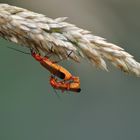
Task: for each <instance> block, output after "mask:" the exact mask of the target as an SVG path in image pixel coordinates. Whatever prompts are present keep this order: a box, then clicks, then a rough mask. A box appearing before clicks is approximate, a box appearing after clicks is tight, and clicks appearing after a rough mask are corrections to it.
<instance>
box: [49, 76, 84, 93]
mask: <svg viewBox="0 0 140 140" xmlns="http://www.w3.org/2000/svg"><path fill="white" fill-rule="evenodd" d="M73 79H74V80H73V81H72V82H66V81H65V82H64V81H57V79H56V78H54V77H51V78H50V84H51V86H52V87H53V88H55V89H60V90H62V91H64V90H68V91H74V92H80V91H81V89H80V80H79V77H73Z"/></svg>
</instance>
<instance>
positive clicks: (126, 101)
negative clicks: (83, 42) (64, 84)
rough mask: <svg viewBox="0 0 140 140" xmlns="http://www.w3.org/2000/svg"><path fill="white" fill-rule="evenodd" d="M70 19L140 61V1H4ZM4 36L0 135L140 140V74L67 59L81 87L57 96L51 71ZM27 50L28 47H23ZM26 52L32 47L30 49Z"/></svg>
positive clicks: (36, 139)
mask: <svg viewBox="0 0 140 140" xmlns="http://www.w3.org/2000/svg"><path fill="white" fill-rule="evenodd" d="M0 2H1V3H8V4H12V5H16V6H20V7H23V8H27V9H30V10H33V11H36V12H40V13H43V14H45V15H47V16H48V17H52V18H56V17H60V16H68V17H69V19H68V21H69V22H71V23H74V24H76V25H77V26H79V27H82V28H85V29H88V30H91V31H92V32H93V33H95V34H96V35H99V36H102V37H105V38H107V39H108V41H110V42H112V43H116V44H117V45H119V46H122V47H123V48H125V49H126V50H127V51H128V52H130V53H131V54H133V55H134V56H135V58H136V59H137V60H138V61H140V16H139V14H140V1H139V0H133V1H129V0H71V1H69V0H39V1H35V0H23V1H21V0H9V1H8V0H0ZM6 46H14V47H16V48H19V45H17V46H15V44H13V43H9V42H7V41H5V40H0V139H1V140H85V139H88V140H132V139H133V140H139V139H140V79H139V78H136V77H135V76H128V75H126V74H124V73H123V72H120V71H119V70H116V69H115V68H113V67H111V69H110V72H109V73H107V72H104V71H101V70H97V69H96V68H93V67H91V66H90V65H89V64H87V63H85V62H82V63H81V64H76V63H74V62H63V63H62V65H63V66H65V67H66V68H68V69H69V70H70V71H71V72H72V73H73V74H74V75H79V76H80V78H81V88H82V92H81V93H79V94H74V93H70V94H65V93H64V94H62V93H61V92H59V94H60V98H57V96H56V95H55V93H54V91H53V89H52V88H51V87H50V85H49V82H48V77H49V73H48V72H47V71H46V70H45V69H43V68H42V67H41V66H40V65H39V63H37V62H35V60H34V59H33V58H32V57H31V56H28V55H24V54H21V53H18V52H15V51H12V50H10V49H8V48H6ZM20 49H22V48H20ZM24 50H26V49H24ZM26 51H28V50H26Z"/></svg>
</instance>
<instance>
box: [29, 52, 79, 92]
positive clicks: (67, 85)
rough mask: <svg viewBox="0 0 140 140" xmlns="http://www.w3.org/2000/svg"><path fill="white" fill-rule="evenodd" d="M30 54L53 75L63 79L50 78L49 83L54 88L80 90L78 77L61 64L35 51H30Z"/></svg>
mask: <svg viewBox="0 0 140 140" xmlns="http://www.w3.org/2000/svg"><path fill="white" fill-rule="evenodd" d="M31 54H32V56H33V57H34V58H35V59H36V60H37V61H39V62H40V64H41V65H42V66H43V67H45V68H46V69H47V70H49V71H50V73H52V74H53V75H55V76H57V77H59V78H61V79H63V81H58V80H57V79H56V78H54V77H52V76H51V78H50V84H51V86H52V87H53V88H55V89H60V90H62V91H64V90H68V91H74V92H80V91H81V89H80V80H79V77H75V76H73V75H72V74H71V73H70V72H69V71H67V70H66V69H65V68H63V67H62V66H60V65H58V64H56V63H53V62H52V61H51V60H49V59H48V58H47V57H42V56H40V55H39V54H37V53H35V52H31Z"/></svg>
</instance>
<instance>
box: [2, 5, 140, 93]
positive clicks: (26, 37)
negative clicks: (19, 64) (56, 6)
mask: <svg viewBox="0 0 140 140" xmlns="http://www.w3.org/2000/svg"><path fill="white" fill-rule="evenodd" d="M65 20H66V18H65V17H61V18H56V19H51V18H48V17H46V16H45V15H43V14H38V13H34V12H32V11H29V10H26V9H23V8H20V7H16V6H11V5H8V4H0V36H1V37H2V38H5V39H7V40H9V41H12V42H15V43H17V44H20V45H22V46H26V47H28V48H29V49H30V50H31V49H32V50H33V52H35V53H32V56H33V57H34V58H35V59H36V60H37V61H39V62H40V63H41V65H43V66H44V67H45V68H46V69H47V70H49V71H50V72H51V73H52V74H53V75H55V76H57V77H59V78H60V79H63V80H62V81H59V80H58V79H56V77H53V76H51V78H50V84H51V85H52V86H53V87H54V88H56V89H61V90H71V91H80V80H79V77H76V76H72V74H71V73H69V71H68V70H66V69H64V68H63V67H61V66H59V65H58V64H56V63H53V62H52V61H51V60H50V59H48V58H47V57H46V56H47V54H48V53H49V54H51V55H52V56H58V57H59V58H60V59H62V60H63V59H67V60H69V59H71V60H74V61H75V62H80V58H85V59H86V60H88V61H89V62H90V63H91V64H93V65H95V66H97V67H99V68H101V69H103V70H106V71H108V68H107V65H106V60H107V61H109V62H110V63H112V64H113V65H114V66H115V67H117V68H119V69H120V70H122V71H124V72H126V73H129V74H134V75H136V76H138V77H139V76H140V63H138V62H137V61H136V60H135V59H134V58H133V56H132V55H130V54H129V53H127V52H126V51H125V50H124V49H123V48H121V47H119V46H117V45H115V44H112V43H108V42H107V41H106V40H105V39H104V38H102V37H99V36H96V35H93V34H92V33H91V32H90V31H87V30H84V29H81V28H79V27H77V26H75V25H73V24H70V23H68V22H65ZM69 54H70V55H69ZM67 56H69V57H67ZM37 57H38V58H37ZM40 58H41V60H39V59H40ZM59 68H61V69H59ZM61 76H62V77H63V76H65V77H64V78H62V77H61ZM66 77H70V78H68V79H65V78H66Z"/></svg>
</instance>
